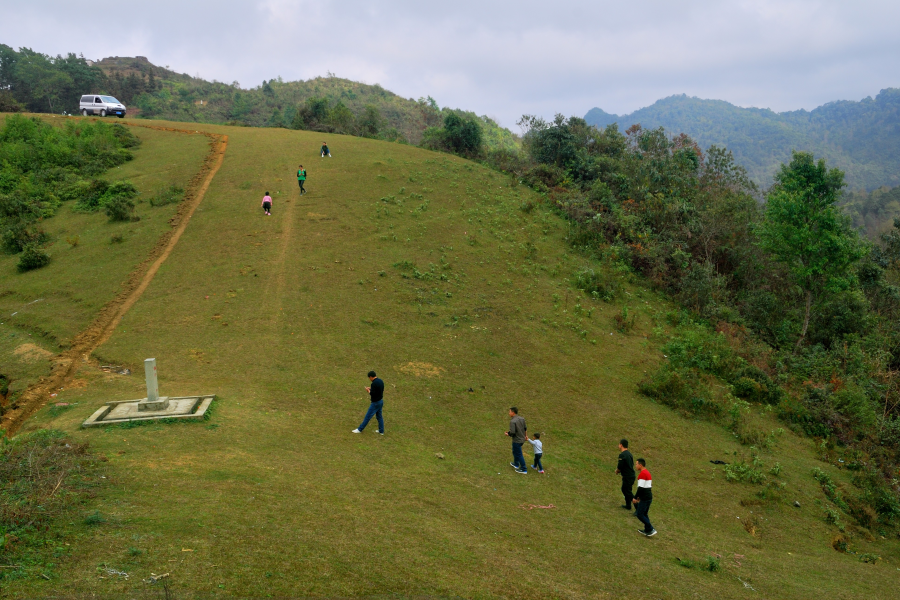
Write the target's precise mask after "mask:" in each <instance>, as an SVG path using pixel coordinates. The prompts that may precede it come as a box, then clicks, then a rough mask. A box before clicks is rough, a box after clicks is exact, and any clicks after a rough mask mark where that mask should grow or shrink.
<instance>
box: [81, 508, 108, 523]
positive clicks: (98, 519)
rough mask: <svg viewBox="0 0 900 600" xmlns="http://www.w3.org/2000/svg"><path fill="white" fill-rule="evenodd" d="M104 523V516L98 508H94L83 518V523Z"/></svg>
mask: <svg viewBox="0 0 900 600" xmlns="http://www.w3.org/2000/svg"><path fill="white" fill-rule="evenodd" d="M104 523H106V517H104V516H103V515H102V514H101V513H100V511H99V510H95V511H94V512H92V513H90V514H89V515H88V516H86V517H85V518H84V524H85V525H91V526H94V525H103V524H104Z"/></svg>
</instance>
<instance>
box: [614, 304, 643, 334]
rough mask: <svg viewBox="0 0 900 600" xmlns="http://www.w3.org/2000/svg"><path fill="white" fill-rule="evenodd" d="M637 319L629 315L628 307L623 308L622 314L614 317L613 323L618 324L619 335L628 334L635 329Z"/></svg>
mask: <svg viewBox="0 0 900 600" xmlns="http://www.w3.org/2000/svg"><path fill="white" fill-rule="evenodd" d="M636 318H637V317H635V315H629V314H628V306H622V312H620V313H617V314H615V315H613V322H615V324H616V331H618V332H619V333H628V332H630V331H631V330H632V329H634V323H635V320H636Z"/></svg>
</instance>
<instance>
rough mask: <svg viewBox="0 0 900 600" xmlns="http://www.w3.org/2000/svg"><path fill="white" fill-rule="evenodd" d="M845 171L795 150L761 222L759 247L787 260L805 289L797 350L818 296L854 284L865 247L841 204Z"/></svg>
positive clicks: (777, 259) (797, 282)
mask: <svg viewBox="0 0 900 600" xmlns="http://www.w3.org/2000/svg"><path fill="white" fill-rule="evenodd" d="M843 187H844V173H843V172H842V171H841V170H840V169H828V168H827V167H826V165H825V161H824V160H822V159H820V160H819V161H818V162H816V161H815V160H814V158H813V155H812V154H810V153H808V152H794V153H793V156H792V158H791V162H790V164H787V165H782V166H781V170H780V171H779V172H778V173H777V174H776V175H775V185H774V186H773V188H772V190H771V191H770V192H769V194H768V196H767V199H766V207H765V214H764V218H763V220H762V222H761V223H760V224H759V226H758V227H757V234H758V236H759V244H760V246H761V247H762V248H763V249H764V250H766V251H767V252H769V253H770V254H771V255H772V257H773V258H774V259H775V260H776V261H777V262H780V263H782V264H784V265H785V266H786V267H787V269H788V271H789V272H790V274H791V276H792V277H793V280H794V282H795V283H796V284H797V285H798V286H799V287H800V289H801V290H802V292H803V301H804V311H803V313H804V314H803V326H802V328H801V331H800V337H799V338H798V339H797V343H796V346H795V351H796V350H797V349H798V348H800V345H801V344H802V343H803V341H804V339H805V338H806V332H807V330H808V328H809V318H810V313H811V311H812V306H813V303H814V301H815V300H816V299H817V298H819V297H820V296H823V295H826V294H829V293H834V292H839V291H842V290H846V289H848V288H850V287H851V286H852V285H853V284H854V283H855V280H854V277H855V276H854V274H853V273H854V269H852V267H853V265H854V264H855V263H856V262H857V261H858V260H859V259H860V258H862V257H863V256H864V254H865V248H864V246H863V245H862V243H861V241H860V239H859V235H858V234H857V233H856V231H854V230H853V229H852V227H851V226H850V222H849V219H848V218H847V217H845V216H844V215H843V214H842V213H841V212H840V209H839V208H838V207H837V202H838V200H839V199H840V193H841V189H842V188H843Z"/></svg>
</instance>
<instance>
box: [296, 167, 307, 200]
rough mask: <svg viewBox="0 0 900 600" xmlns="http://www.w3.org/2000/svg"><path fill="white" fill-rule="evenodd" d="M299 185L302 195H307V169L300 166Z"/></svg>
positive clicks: (298, 173) (298, 169) (298, 171)
mask: <svg viewBox="0 0 900 600" xmlns="http://www.w3.org/2000/svg"><path fill="white" fill-rule="evenodd" d="M297 183H299V184H300V195H301V196H302V195H303V194H305V193H306V189H305V188H304V187H303V184H304V183H306V169H304V168H303V165H300V166H299V167H298V168H297Z"/></svg>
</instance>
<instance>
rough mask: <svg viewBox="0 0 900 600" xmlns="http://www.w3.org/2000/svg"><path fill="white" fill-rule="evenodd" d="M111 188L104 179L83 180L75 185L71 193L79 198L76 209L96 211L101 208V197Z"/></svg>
mask: <svg viewBox="0 0 900 600" xmlns="http://www.w3.org/2000/svg"><path fill="white" fill-rule="evenodd" d="M107 190H109V183H107V182H106V181H103V180H102V179H93V180H91V181H81V182H79V183H78V185H77V186H74V188H73V190H72V191H71V195H72V196H73V197H75V198H76V199H77V202H76V203H75V210H77V211H79V212H94V211H96V210H99V209H100V199H101V198H103V196H104V195H105V194H106V192H107Z"/></svg>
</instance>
